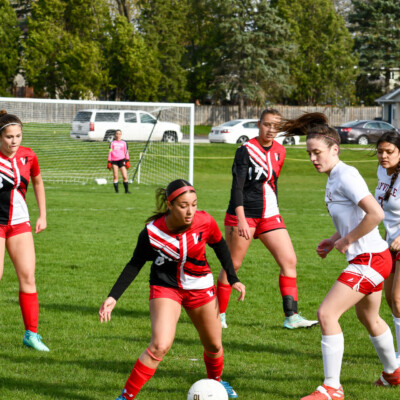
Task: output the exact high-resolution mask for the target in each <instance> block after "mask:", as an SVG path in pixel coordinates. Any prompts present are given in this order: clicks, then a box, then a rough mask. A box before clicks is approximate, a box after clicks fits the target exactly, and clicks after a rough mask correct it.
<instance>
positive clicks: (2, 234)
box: [0, 222, 32, 239]
mask: <svg viewBox="0 0 400 400" xmlns="http://www.w3.org/2000/svg"><path fill="white" fill-rule="evenodd" d="M26 232H31V233H32V229H31V224H30V222H22V224H16V225H0V238H3V239H8V238H10V237H11V236H16V235H20V234H21V233H26Z"/></svg>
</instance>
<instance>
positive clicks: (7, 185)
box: [0, 146, 40, 225]
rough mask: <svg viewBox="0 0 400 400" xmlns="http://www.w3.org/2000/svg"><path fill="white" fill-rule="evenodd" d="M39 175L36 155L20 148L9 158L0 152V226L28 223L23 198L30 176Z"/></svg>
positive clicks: (26, 209)
mask: <svg viewBox="0 0 400 400" xmlns="http://www.w3.org/2000/svg"><path fill="white" fill-rule="evenodd" d="M39 174H40V168H39V163H38V159H37V157H36V154H35V153H34V152H33V151H32V150H31V149H29V148H27V147H22V146H20V147H19V148H18V150H17V152H16V154H15V155H14V157H12V158H9V157H6V156H5V155H4V154H2V153H1V152H0V224H1V225H16V224H20V223H23V222H27V221H29V212H28V207H27V205H26V201H25V196H26V190H27V188H28V183H29V179H30V177H31V176H37V175H39Z"/></svg>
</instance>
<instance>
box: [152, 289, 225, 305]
mask: <svg viewBox="0 0 400 400" xmlns="http://www.w3.org/2000/svg"><path fill="white" fill-rule="evenodd" d="M216 297H217V291H216V290H215V286H211V287H210V288H208V289H197V290H186V289H181V288H171V287H163V286H156V285H150V300H152V299H161V298H164V299H165V298H167V299H172V300H175V301H176V302H177V303H179V304H180V305H181V306H182V307H184V308H188V309H193V308H197V307H201V306H204V304H207V303H209V302H210V301H212V300H214V299H215V298H216Z"/></svg>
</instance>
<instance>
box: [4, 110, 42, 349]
mask: <svg viewBox="0 0 400 400" xmlns="http://www.w3.org/2000/svg"><path fill="white" fill-rule="evenodd" d="M21 141H22V122H21V121H20V119H19V118H18V117H17V116H15V115H12V114H7V112H6V111H5V110H2V111H1V112H0V279H1V277H2V275H3V268H4V254H5V250H6V249H7V251H8V254H9V256H10V259H11V261H12V263H13V264H14V268H15V271H16V273H17V277H18V283H19V304H20V308H21V313H22V318H23V320H24V325H25V335H24V337H23V339H22V343H23V344H24V345H25V346H27V347H31V348H34V349H35V350H39V351H49V349H48V347H47V346H46V345H45V344H44V343H43V342H42V340H41V336H40V335H39V334H38V333H37V329H38V324H39V301H38V296H37V291H36V283H35V247H34V243H33V237H32V229H31V225H30V222H29V213H28V207H27V205H26V201H25V195H26V190H27V188H28V183H29V180H30V179H31V180H32V185H33V190H34V192H35V197H36V201H37V204H38V208H39V218H38V219H37V221H36V224H35V233H39V232H41V231H43V230H44V229H46V226H47V222H46V199H45V192H44V186H43V180H42V178H41V175H40V168H39V163H38V160H37V157H36V154H35V153H34V152H33V151H32V150H31V149H29V148H27V147H22V146H21Z"/></svg>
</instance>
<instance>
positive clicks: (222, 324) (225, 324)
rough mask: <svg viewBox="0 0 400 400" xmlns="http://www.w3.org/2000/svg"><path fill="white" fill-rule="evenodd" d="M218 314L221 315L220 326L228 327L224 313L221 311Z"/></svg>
mask: <svg viewBox="0 0 400 400" xmlns="http://www.w3.org/2000/svg"><path fill="white" fill-rule="evenodd" d="M219 316H220V317H221V326H222V328H224V329H226V328H227V327H228V325H227V323H226V314H225V313H221V314H219Z"/></svg>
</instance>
